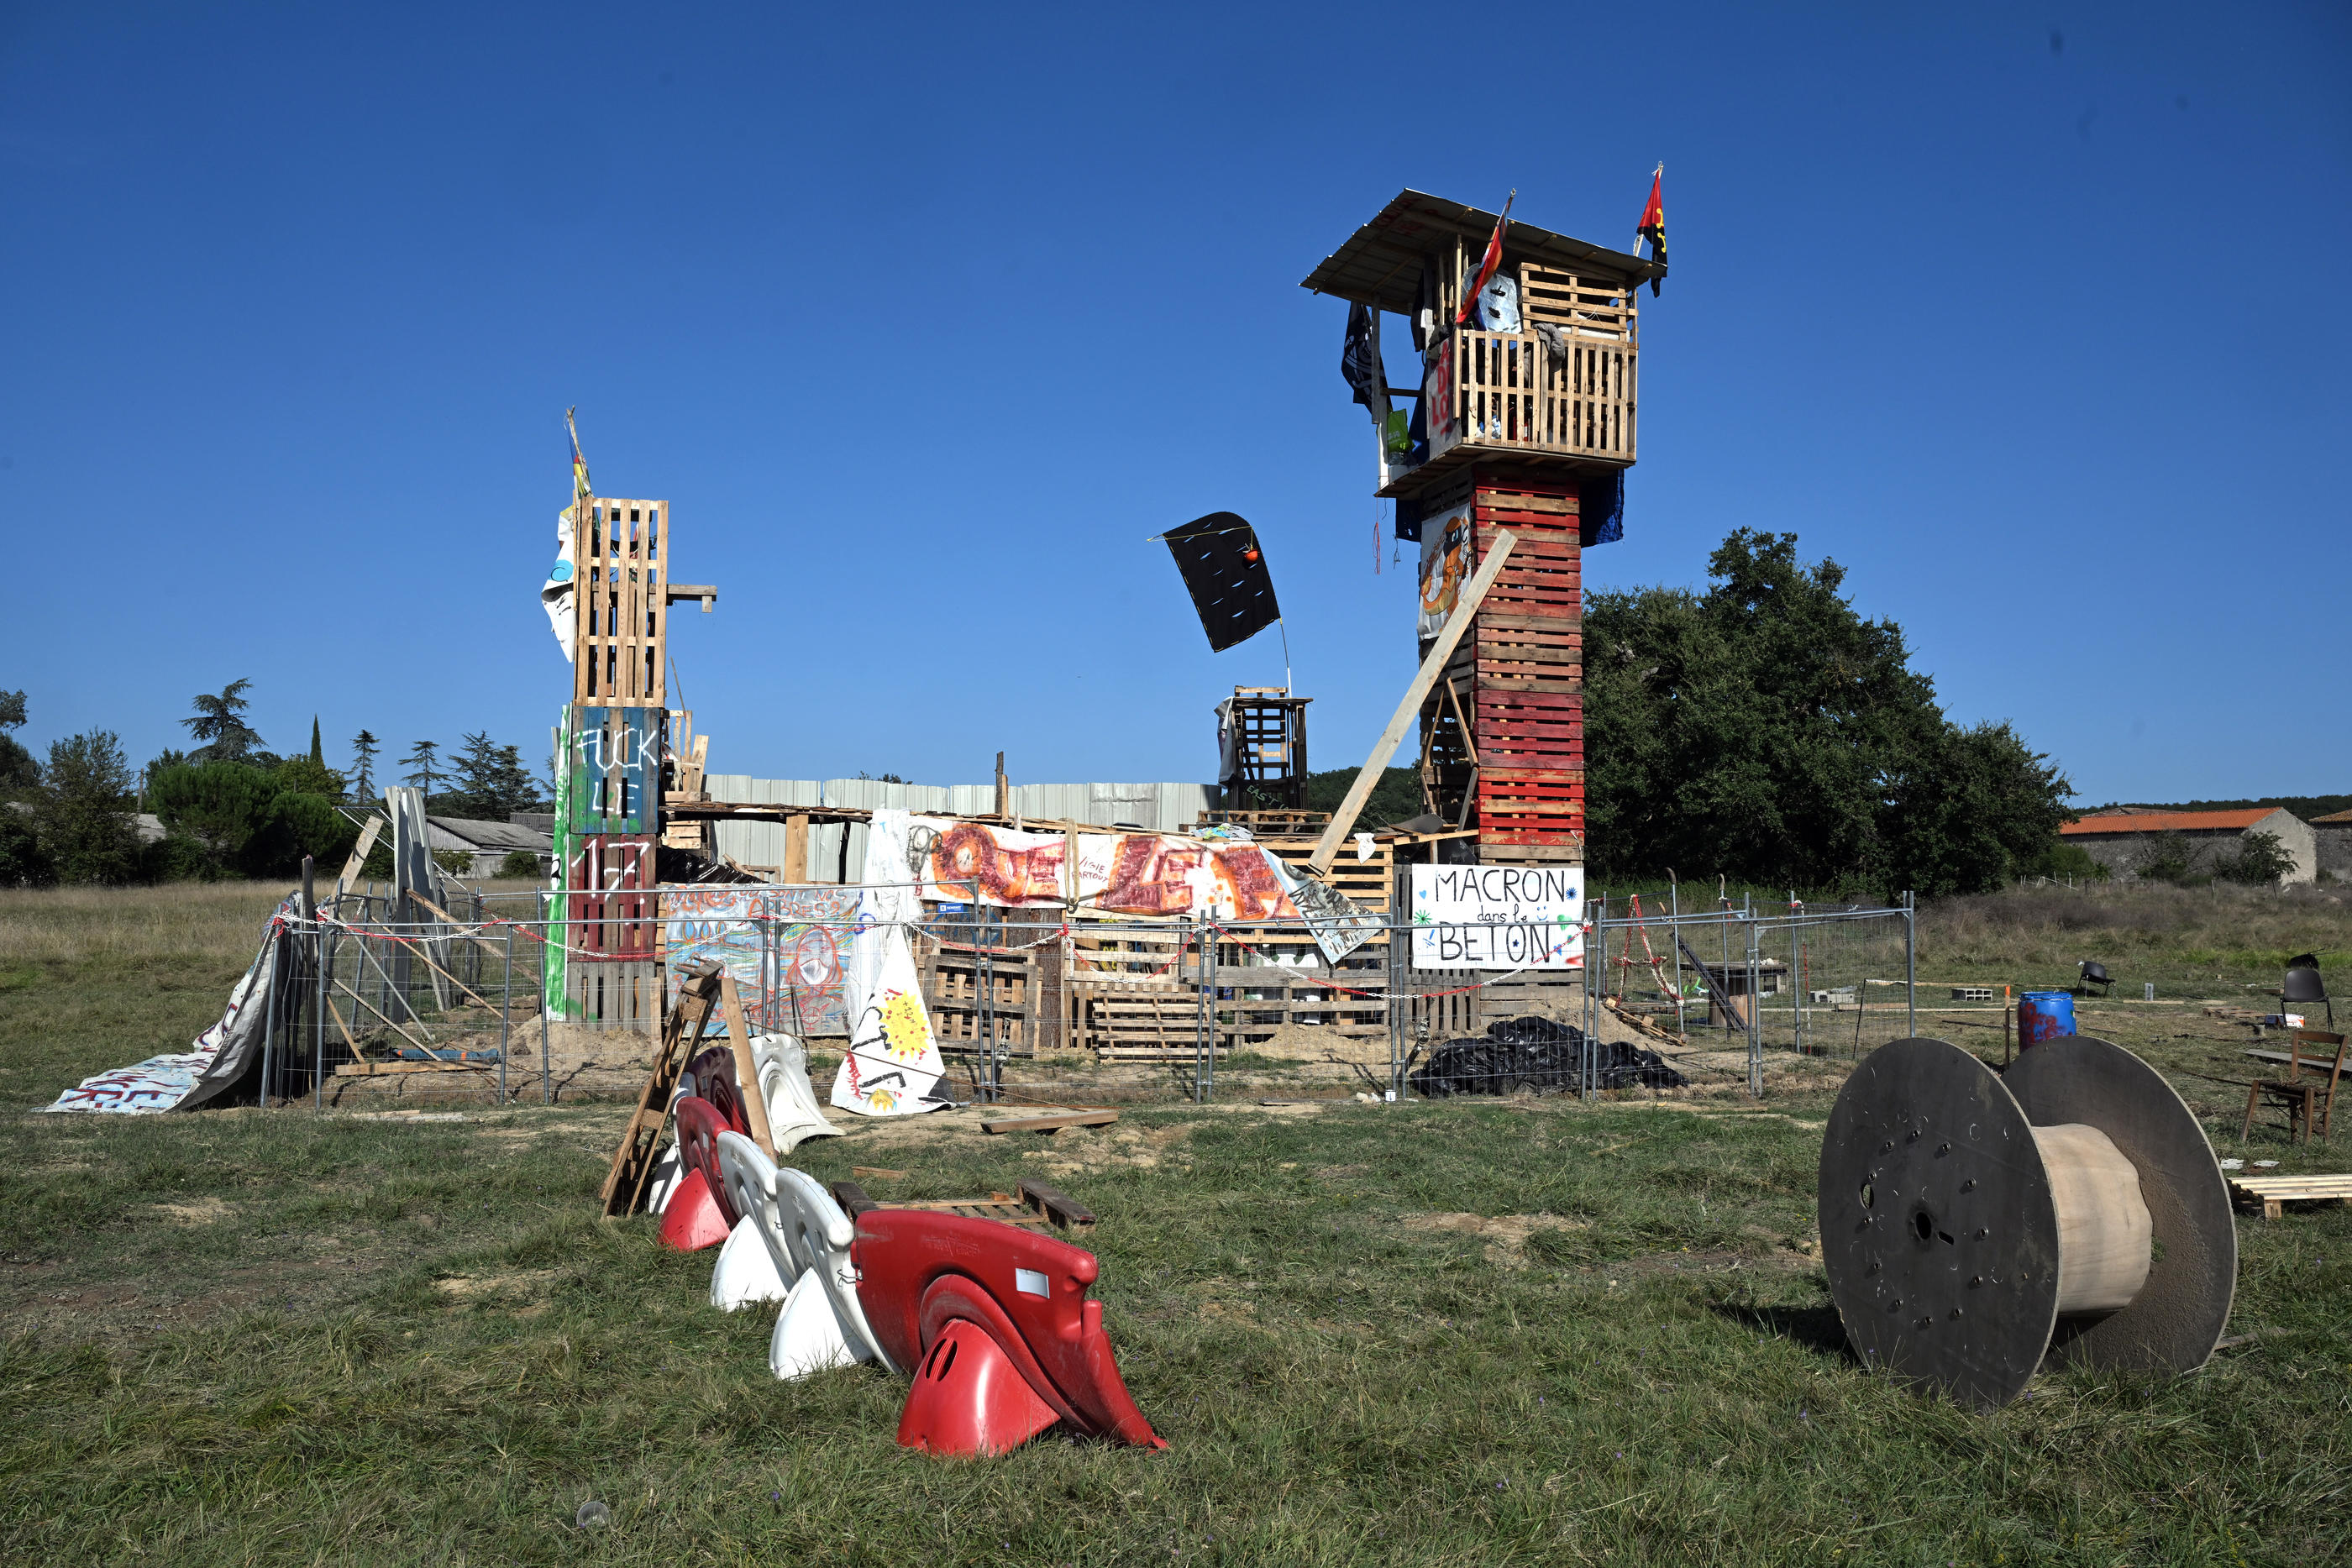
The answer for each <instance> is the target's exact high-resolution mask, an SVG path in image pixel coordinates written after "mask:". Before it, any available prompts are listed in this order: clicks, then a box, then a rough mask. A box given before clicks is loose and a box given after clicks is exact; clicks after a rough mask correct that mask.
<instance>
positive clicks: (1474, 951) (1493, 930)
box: [1412, 865, 1584, 969]
mask: <svg viewBox="0 0 2352 1568" xmlns="http://www.w3.org/2000/svg"><path fill="white" fill-rule="evenodd" d="M1412 967H1414V968H1416V969H1580V968H1582V967H1584V868H1583V867H1581V866H1538V865H1416V866H1414V867H1413V868H1412Z"/></svg>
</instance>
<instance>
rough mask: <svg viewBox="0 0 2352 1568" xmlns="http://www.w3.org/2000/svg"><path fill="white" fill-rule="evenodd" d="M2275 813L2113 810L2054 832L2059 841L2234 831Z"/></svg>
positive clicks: (2271, 809)
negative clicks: (2101, 835) (2104, 835)
mask: <svg viewBox="0 0 2352 1568" xmlns="http://www.w3.org/2000/svg"><path fill="white" fill-rule="evenodd" d="M2277 810H2279V808H2278V807H2276V806H2248V807H2245V808H2243V809H2242V810H2235V811H2116V812H2112V813H2110V814H2108V815H2106V816H2103V817H2084V819H2082V820H2081V821H2075V822H2068V823H2066V824H2065V825H2064V826H2063V827H2061V828H2060V829H2059V830H2058V832H2059V835H2060V836H2061V837H2063V838H2080V837H2083V836H2084V835H2086V834H2092V835H2095V834H2099V833H2174V832H2195V831H2199V830H2200V829H2202V830H2205V831H2230V832H2238V831H2243V830H2245V829H2247V828H2251V827H2252V826H2253V825H2254V824H2255V823H2256V822H2259V821H2262V820H2263V818H2264V817H2268V816H2271V815H2273V813H2275V812H2276V811H2277Z"/></svg>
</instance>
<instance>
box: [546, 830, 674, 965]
mask: <svg viewBox="0 0 2352 1568" xmlns="http://www.w3.org/2000/svg"><path fill="white" fill-rule="evenodd" d="M572 844H573V848H572V856H571V860H570V862H569V863H568V864H567V865H566V866H565V868H564V881H565V883H567V884H568V885H569V887H570V889H571V891H570V893H569V894H568V896H567V897H566V898H565V900H564V903H565V904H566V906H567V908H568V912H569V914H570V915H571V918H572V921H573V922H574V924H573V925H572V927H571V929H570V932H569V934H568V935H567V936H566V937H565V940H566V942H567V943H568V944H569V945H570V946H572V949H573V952H572V958H573V960H574V961H575V962H584V963H597V962H604V963H621V962H625V961H642V960H644V959H646V958H650V957H652V956H654V941H655V935H656V931H657V929H658V927H659V925H660V922H659V921H658V920H657V919H656V911H655V899H656V872H655V867H654V857H655V849H654V839H653V837H652V835H650V834H620V833H595V834H591V835H590V836H588V837H586V838H582V839H575V840H573V841H572Z"/></svg>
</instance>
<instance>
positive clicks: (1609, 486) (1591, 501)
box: [1576, 468, 1625, 549]
mask: <svg viewBox="0 0 2352 1568" xmlns="http://www.w3.org/2000/svg"><path fill="white" fill-rule="evenodd" d="M1577 512H1578V517H1577V528H1576V535H1577V543H1578V544H1579V545H1580V547H1581V548H1583V549H1591V548H1592V547H1593V546H1594V545H1608V544H1615V543H1616V542H1617V541H1618V540H1619V539H1622V538H1624V537H1625V470H1623V469H1622V468H1612V469H1609V470H1608V471H1606V472H1605V473H1600V474H1587V475H1586V476H1584V482H1583V485H1582V486H1581V488H1580V490H1579V491H1578V494H1577Z"/></svg>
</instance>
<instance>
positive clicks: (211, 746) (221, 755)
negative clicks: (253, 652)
mask: <svg viewBox="0 0 2352 1568" xmlns="http://www.w3.org/2000/svg"><path fill="white" fill-rule="evenodd" d="M251 685H253V683H252V682H251V681H247V680H237V681H231V682H230V683H229V684H228V685H226V686H223V687H222V688H221V689H220V690H219V691H218V692H215V693H211V694H208V695H207V694H202V693H200V694H198V695H197V696H196V699H195V704H194V706H195V710H196V716H195V717H194V718H184V719H182V720H181V721H180V722H181V723H182V724H183V725H184V726H186V727H187V731H188V734H189V736H190V737H191V738H193V739H194V740H195V741H197V742H198V745H197V747H196V750H195V753H194V757H195V759H196V760H197V761H199V762H240V761H243V760H245V759H246V758H249V757H251V756H252V755H253V754H254V753H255V752H257V751H258V750H260V748H261V737H260V736H258V735H257V734H255V733H254V730H253V727H252V726H250V725H248V724H247V723H246V722H245V710H246V708H247V706H248V705H247V702H246V700H245V693H246V691H247V688H248V687H250V686H251Z"/></svg>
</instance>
